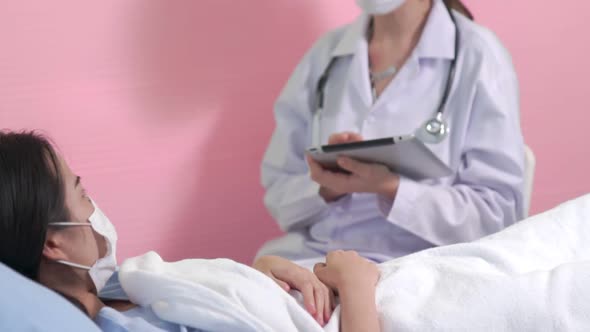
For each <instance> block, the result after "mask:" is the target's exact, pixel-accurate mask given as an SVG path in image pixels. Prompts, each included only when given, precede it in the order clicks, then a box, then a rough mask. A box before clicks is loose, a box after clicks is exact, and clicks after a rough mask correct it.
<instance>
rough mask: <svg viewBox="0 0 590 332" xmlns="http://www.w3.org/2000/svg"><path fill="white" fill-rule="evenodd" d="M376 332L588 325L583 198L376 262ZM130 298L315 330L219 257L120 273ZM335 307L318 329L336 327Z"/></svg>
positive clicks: (227, 324)
mask: <svg viewBox="0 0 590 332" xmlns="http://www.w3.org/2000/svg"><path fill="white" fill-rule="evenodd" d="M380 267H381V280H380V282H379V285H378V288H377V298H376V302H377V305H378V309H379V312H380V315H381V326H382V330H383V331H386V332H388V331H589V330H590V195H587V196H584V197H581V198H579V199H577V200H574V201H571V202H568V203H565V204H563V205H561V206H559V207H557V208H555V209H553V210H550V211H548V212H546V213H543V214H540V215H537V216H535V217H532V218H529V219H527V220H525V221H523V222H520V223H518V224H516V225H515V226H513V227H510V228H508V229H506V230H504V231H502V232H500V233H498V234H495V235H492V236H489V237H487V238H484V239H482V240H479V241H477V242H474V243H468V244H459V245H454V246H447V247H441V248H435V249H431V250H427V251H423V252H420V253H417V254H414V255H411V256H407V257H404V258H401V259H397V260H393V261H391V262H387V263H384V264H382V265H381V266H380ZM120 279H121V283H122V286H123V288H124V289H125V291H127V293H128V294H130V297H131V299H132V301H133V302H135V303H138V304H140V305H144V306H148V305H149V306H151V307H152V309H153V310H154V312H155V313H156V314H157V315H158V316H159V317H160V318H162V319H165V320H169V321H173V322H178V323H181V324H185V325H188V326H193V327H195V328H200V329H203V330H207V331H281V332H287V331H306V332H314V331H322V330H323V329H322V328H320V327H319V325H318V324H317V323H316V322H315V321H314V320H313V319H312V318H311V317H310V316H309V314H307V313H306V312H305V311H304V310H303V309H302V308H301V307H300V306H299V305H298V304H297V302H296V301H295V300H293V298H291V297H290V296H288V295H287V294H286V293H285V292H284V291H282V290H281V289H280V288H279V287H278V286H276V285H275V284H274V283H273V282H272V281H271V280H270V279H268V278H266V277H265V276H264V275H262V274H260V273H258V272H257V271H255V270H253V269H251V268H249V267H246V266H244V265H241V264H238V263H235V262H232V261H229V260H212V261H208V260H186V261H181V262H177V263H165V262H162V260H161V259H160V257H159V256H157V254H155V253H148V254H146V255H144V256H141V257H138V258H134V259H130V260H128V261H126V262H125V263H124V264H123V266H122V268H121V271H120ZM338 320H339V313H338V312H336V313H335V315H334V316H333V317H332V320H331V321H330V324H329V325H328V326H327V327H326V328H325V331H330V332H336V331H337V330H338V323H339V322H338Z"/></svg>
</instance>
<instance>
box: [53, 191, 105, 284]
mask: <svg viewBox="0 0 590 332" xmlns="http://www.w3.org/2000/svg"><path fill="white" fill-rule="evenodd" d="M91 202H92V205H93V206H94V212H93V213H92V215H91V216H90V218H88V220H89V221H90V223H80V222H54V223H49V226H67V227H69V226H91V227H92V229H93V230H94V231H95V232H96V233H98V234H100V235H102V236H103V237H104V238H105V241H106V245H107V253H106V255H105V256H104V257H102V258H99V259H98V260H97V261H96V262H95V263H94V265H92V266H86V265H82V264H76V263H72V262H68V261H64V260H59V261H57V262H58V263H61V264H64V265H68V266H72V267H76V268H79V269H84V270H88V274H90V278H91V279H92V282H93V283H94V286H95V287H96V291H97V292H100V290H101V289H102V288H103V287H104V285H105V284H106V283H107V281H108V280H109V278H110V277H111V276H112V275H113V273H114V272H115V271H116V269H117V257H116V254H115V250H116V248H117V231H116V230H115V226H113V224H112V223H111V222H110V220H109V218H107V216H106V215H105V214H104V213H103V212H102V211H101V210H100V209H99V208H98V206H97V205H96V203H94V201H92V200H91Z"/></svg>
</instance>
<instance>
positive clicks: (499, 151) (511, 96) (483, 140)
mask: <svg viewBox="0 0 590 332" xmlns="http://www.w3.org/2000/svg"><path fill="white" fill-rule="evenodd" d="M512 73H513V72H512ZM471 112H472V114H471V117H470V120H469V121H470V122H469V125H468V128H467V130H466V136H465V139H464V142H465V144H464V146H463V147H462V153H461V163H460V166H459V168H458V170H457V173H456V174H455V179H454V181H453V182H452V184H451V185H429V184H425V183H419V182H415V181H412V180H410V179H407V178H402V179H401V181H400V185H399V188H398V192H397V195H396V197H395V200H394V202H393V204H391V202H390V203H389V204H387V203H386V202H383V200H381V201H380V203H379V204H380V209H381V211H382V212H384V214H385V216H386V217H387V219H388V220H389V221H390V222H392V223H393V224H396V225H398V226H400V227H402V228H404V229H406V230H408V231H410V232H412V233H414V234H416V235H418V236H420V237H422V238H424V239H425V240H427V241H429V242H431V243H432V244H434V245H448V244H453V243H458V242H467V241H473V240H476V239H479V238H481V237H484V236H486V235H489V234H492V233H494V232H497V231H499V230H501V229H503V228H505V227H507V226H509V225H511V224H513V223H515V222H516V221H518V220H520V219H521V218H523V217H524V216H523V214H524V212H523V211H524V208H523V202H524V200H523V190H524V180H523V179H524V143H523V138H522V134H521V130H520V119H519V116H520V115H519V99H518V83H517V79H516V76H515V75H514V74H506V75H504V76H503V77H499V78H497V79H494V80H489V79H488V80H486V81H479V82H478V86H477V87H476V92H475V97H474V99H473V106H472V110H471Z"/></svg>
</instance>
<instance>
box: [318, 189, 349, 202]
mask: <svg viewBox="0 0 590 332" xmlns="http://www.w3.org/2000/svg"><path fill="white" fill-rule="evenodd" d="M318 193H319V195H320V196H321V197H322V198H323V199H324V201H326V203H331V202H335V201H337V200H339V199H340V198H342V197H344V196H346V194H345V193H339V192H336V191H334V190H331V189H329V188H326V187H324V186H321V187H320V189H319V192H318Z"/></svg>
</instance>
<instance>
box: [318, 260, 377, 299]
mask: <svg viewBox="0 0 590 332" xmlns="http://www.w3.org/2000/svg"><path fill="white" fill-rule="evenodd" d="M314 272H315V274H316V275H317V276H318V278H319V279H320V280H321V281H322V282H323V283H324V284H325V285H326V286H328V287H330V288H331V289H333V290H336V291H340V292H341V291H342V290H343V289H344V288H347V287H352V288H356V287H365V286H366V287H369V288H375V286H376V285H377V281H379V269H378V268H377V265H376V264H375V263H373V262H370V261H368V260H367V259H365V258H363V257H361V256H359V254H358V253H356V252H354V251H342V250H338V251H333V252H330V253H328V255H327V256H326V263H325V264H324V263H319V264H316V265H315V267H314Z"/></svg>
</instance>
